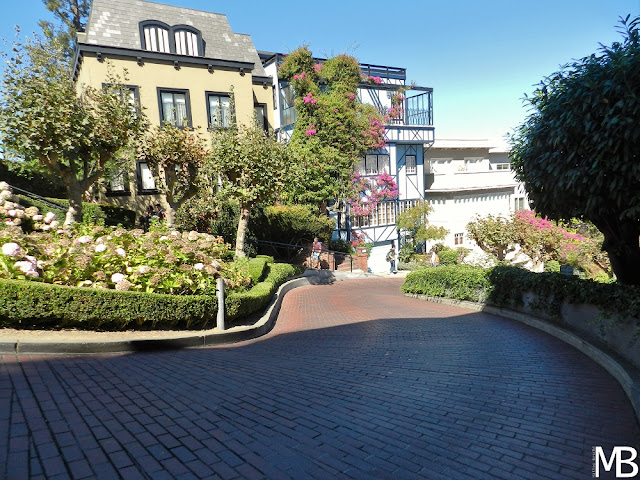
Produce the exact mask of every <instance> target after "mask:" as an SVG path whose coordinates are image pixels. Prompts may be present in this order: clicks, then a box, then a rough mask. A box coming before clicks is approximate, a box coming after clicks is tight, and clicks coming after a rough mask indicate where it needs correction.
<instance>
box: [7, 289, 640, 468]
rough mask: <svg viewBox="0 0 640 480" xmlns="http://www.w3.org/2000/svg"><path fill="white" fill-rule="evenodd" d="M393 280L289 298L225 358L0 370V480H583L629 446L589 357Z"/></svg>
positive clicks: (179, 355)
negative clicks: (410, 292) (426, 297)
mask: <svg viewBox="0 0 640 480" xmlns="http://www.w3.org/2000/svg"><path fill="white" fill-rule="evenodd" d="M401 281H402V280H401V279H388V280H387V279H385V280H364V281H348V282H340V283H336V284H333V285H318V286H309V287H303V288H299V289H296V290H293V291H291V292H290V293H288V294H287V296H286V297H285V299H284V302H283V304H282V310H281V313H280V316H279V318H278V322H277V325H276V327H275V328H274V330H273V331H272V332H270V333H269V334H268V335H266V336H265V337H262V338H260V339H256V340H252V341H248V342H243V343H241V344H236V345H232V346H222V347H216V348H210V349H194V350H182V351H172V352H158V353H145V354H133V355H101V356H75V357H74V356H19V357H16V356H4V357H2V363H1V364H0V478H8V479H12V478H16V479H24V478H34V479H37V478H49V479H63V478H77V479H81V478H108V479H112V478H126V479H129V478H131V479H133V478H147V479H149V478H152V479H154V480H155V479H162V478H180V479H189V478H221V479H236V478H272V479H286V478H294V479H302V478H363V479H372V478H394V479H395V478H400V479H411V478H426V479H431V478H434V479H439V478H442V479H457V478H469V479H483V478H491V479H494V478H498V479H514V478H522V479H541V478H550V479H582V478H591V447H592V446H594V445H603V446H605V447H607V448H610V447H611V446H613V445H631V446H638V445H639V444H640V442H639V441H638V440H639V438H640V430H639V428H638V424H637V423H636V420H635V417H634V416H633V412H632V409H631V406H630V404H629V402H628V401H627V399H626V397H625V396H624V394H623V392H622V389H621V388H620V386H619V385H618V384H617V383H616V382H615V380H614V379H613V378H612V377H610V376H609V375H608V374H607V373H606V372H605V371H604V370H603V369H602V368H601V367H600V366H598V365H597V364H595V363H594V362H592V361H591V360H589V359H588V358H587V357H585V356H584V355H582V354H581V353H579V352H578V351H576V350H574V349H572V348H571V347H569V346H567V345H565V344H564V343H562V342H560V341H559V340H557V339H555V338H553V337H550V336H548V335H545V334H543V333H541V332H539V331H537V330H534V329H531V328H529V327H526V326H524V325H521V324H518V323H517V322H514V321H511V320H506V319H503V318H500V317H497V316H494V315H489V314H484V313H477V312H469V311H467V310H463V309H459V308H456V307H450V306H443V305H438V304H432V303H428V302H425V301H422V300H417V299H413V298H406V297H404V296H402V295H401V293H400V292H399V286H400V284H401ZM603 478H604V477H603Z"/></svg>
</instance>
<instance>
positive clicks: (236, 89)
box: [74, 0, 528, 272]
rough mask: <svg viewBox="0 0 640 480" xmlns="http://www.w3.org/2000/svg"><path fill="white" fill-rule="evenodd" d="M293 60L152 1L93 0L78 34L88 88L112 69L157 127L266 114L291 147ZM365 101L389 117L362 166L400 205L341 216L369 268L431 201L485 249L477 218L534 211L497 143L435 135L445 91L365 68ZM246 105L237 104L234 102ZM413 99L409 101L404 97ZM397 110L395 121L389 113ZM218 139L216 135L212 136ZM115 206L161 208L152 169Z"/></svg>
mask: <svg viewBox="0 0 640 480" xmlns="http://www.w3.org/2000/svg"><path fill="white" fill-rule="evenodd" d="M282 58H283V55H282V54H279V53H273V52H264V51H260V52H258V51H257V50H256V49H255V47H254V45H253V42H252V40H251V38H250V37H249V36H248V35H242V34H237V33H234V32H233V31H232V30H231V27H230V26H229V23H228V21H227V18H226V16H225V15H222V14H217V13H210V12H204V11H199V10H192V9H187V8H180V7H173V6H169V5H162V4H158V3H152V2H147V1H144V0H93V2H92V9H91V13H90V15H89V19H88V22H87V27H86V31H85V32H83V33H79V34H78V38H77V51H76V58H75V69H74V75H75V79H76V82H77V85H78V89H79V91H81V90H82V89H83V88H85V87H86V86H91V87H94V88H102V87H103V86H104V84H105V82H106V79H107V78H108V76H109V75H108V74H109V72H110V71H111V72H113V73H115V74H119V75H121V76H122V75H123V74H124V72H126V84H127V86H128V87H129V89H130V92H131V98H132V102H134V103H135V104H137V106H138V107H139V108H142V109H143V110H144V112H145V114H146V115H147V117H148V119H149V121H150V123H151V124H152V128H153V127H157V126H160V125H162V124H163V123H164V122H169V123H171V124H173V125H176V126H180V127H181V126H185V127H191V128H195V129H198V130H199V131H200V132H201V134H203V135H206V132H207V130H209V129H215V128H225V127H227V126H228V125H229V123H230V121H231V120H232V119H231V115H232V114H233V115H235V118H234V120H235V121H237V123H239V124H248V123H250V122H252V121H254V119H258V121H259V122H261V123H262V125H263V126H264V127H265V129H273V130H274V131H275V132H276V133H277V135H278V136H279V138H280V139H281V140H282V141H287V140H288V139H289V138H290V136H291V132H292V130H293V127H294V125H295V121H296V112H295V108H294V102H293V100H294V92H293V90H292V88H291V86H290V85H289V84H288V83H287V82H286V81H283V80H281V79H279V78H278V66H279V64H280V63H281V61H282ZM319 60H320V59H319ZM360 69H361V73H362V82H361V83H360V85H359V88H358V99H359V100H360V101H361V102H363V103H367V104H370V105H373V106H374V107H375V108H376V109H377V110H378V111H379V112H380V113H381V114H383V115H386V116H387V118H388V119H389V120H388V122H387V124H386V125H385V142H386V143H385V146H384V147H383V148H381V149H379V150H376V151H370V152H368V153H367V154H366V155H365V157H364V158H363V159H362V160H361V161H360V162H359V164H358V165H357V166H356V171H357V173H359V174H360V175H362V176H364V177H368V178H371V179H374V178H375V177H377V176H378V175H380V174H381V173H383V172H384V173H387V174H389V175H391V176H392V177H393V178H394V180H395V182H396V183H397V185H398V190H399V195H398V198H397V199H395V200H392V201H383V202H381V203H379V204H378V205H377V207H376V208H375V209H374V210H373V211H372V212H371V213H370V214H369V215H366V216H352V215H349V214H347V215H343V214H342V213H341V212H338V211H333V212H331V215H332V216H334V217H335V218H336V221H337V225H338V228H337V229H336V231H335V233H334V238H342V239H344V240H350V239H351V238H352V234H353V233H354V232H355V233H357V234H358V235H362V236H364V237H365V238H366V239H367V240H368V241H370V242H373V244H374V247H373V249H372V251H371V254H370V257H369V268H370V269H371V270H372V271H374V272H382V271H386V270H388V267H389V265H388V263H387V262H386V260H385V256H386V253H387V252H388V251H389V249H390V247H391V245H392V244H395V245H396V247H398V248H399V247H400V243H401V241H402V239H401V238H400V235H401V232H399V231H398V229H397V228H396V218H397V216H398V215H399V214H400V213H401V212H402V211H404V210H405V209H407V208H410V207H412V206H413V205H415V204H416V202H418V201H420V200H426V201H427V202H429V203H430V204H431V205H432V206H433V208H434V211H433V213H432V215H431V216H430V218H429V221H430V223H432V224H434V225H437V226H443V227H445V228H447V229H448V230H449V235H448V236H447V238H446V239H445V241H444V243H445V244H447V245H450V246H452V247H455V246H465V247H467V248H473V247H474V246H475V243H474V242H472V241H470V239H469V237H468V234H467V232H466V224H467V223H468V222H469V221H471V220H472V219H473V218H474V217H475V216H477V215H487V214H493V215H507V214H509V213H511V212H513V211H514V210H517V209H522V208H527V206H528V204H527V201H526V197H525V195H524V189H523V188H522V186H521V185H519V184H518V183H517V182H516V181H515V179H514V177H513V174H512V172H511V169H510V164H509V159H508V154H507V152H506V151H504V150H502V151H501V150H497V149H494V148H492V147H491V145H489V144H488V143H487V142H486V141H470V140H438V141H436V140H435V128H434V124H433V89H431V88H429V87H420V86H416V85H414V84H411V83H409V82H408V81H407V72H406V70H405V69H404V68H399V67H392V66H382V65H371V64H360ZM232 94H233V98H234V103H235V105H234V107H235V108H234V110H235V112H232V109H231V103H232V102H231V97H232ZM398 94H401V95H402V99H401V102H400V104H399V105H395V107H394V105H393V102H392V99H393V98H394V97H395V101H396V104H397V100H398ZM392 107H394V114H393V115H388V114H389V111H390V109H392ZM205 138H206V136H205ZM107 180H108V181H107V185H106V195H107V197H109V199H110V201H111V202H112V203H115V204H117V205H120V206H123V207H126V208H130V209H132V210H135V211H136V212H137V213H138V214H140V215H142V214H143V213H144V212H145V211H146V209H147V207H148V206H149V205H155V204H156V203H157V202H158V201H159V198H160V197H159V194H158V191H157V190H156V186H155V181H154V178H153V175H152V173H151V172H150V171H149V168H148V167H147V165H146V164H144V162H140V161H138V162H136V165H135V169H133V171H131V172H127V173H126V174H125V173H124V172H123V173H121V174H118V175H113V176H112V177H111V178H109V179H107Z"/></svg>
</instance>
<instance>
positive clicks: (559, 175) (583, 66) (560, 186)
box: [511, 16, 640, 285]
mask: <svg viewBox="0 0 640 480" xmlns="http://www.w3.org/2000/svg"><path fill="white" fill-rule="evenodd" d="M639 22H640V20H639V19H638V18H635V19H631V18H630V17H629V16H627V17H626V18H625V19H622V21H621V26H622V28H621V33H622V37H623V40H622V42H616V43H614V44H613V45H611V46H610V47H605V46H603V47H602V49H601V50H600V51H599V52H598V53H594V54H592V55H590V56H588V57H586V58H582V59H580V60H577V61H574V62H573V63H571V64H568V65H566V66H565V67H563V68H562V69H561V70H560V71H558V72H556V73H553V74H552V75H551V76H549V77H548V78H545V79H544V80H543V81H542V82H541V84H540V87H539V88H538V89H537V90H536V91H535V92H534V94H533V96H532V97H530V98H528V99H527V101H528V103H529V105H530V106H531V113H530V114H529V116H528V118H527V119H526V120H525V122H524V123H523V124H522V125H520V126H519V127H518V129H517V130H516V132H515V133H514V135H513V136H512V138H511V143H512V149H511V157H512V164H513V167H514V170H515V172H516V175H517V177H518V179H520V180H521V181H523V182H524V184H525V187H526V189H527V192H528V194H529V199H530V201H531V202H532V203H533V206H534V208H535V210H536V211H537V212H538V213H541V214H543V215H547V216H549V217H550V218H553V219H556V220H569V219H570V218H572V217H576V218H581V219H586V220H589V221H591V222H592V223H593V224H594V225H596V227H597V228H598V230H600V231H601V232H602V234H603V235H604V242H603V249H604V250H606V251H607V253H608V254H609V258H610V260H611V266H612V268H613V271H614V272H615V274H616V276H617V277H618V280H620V281H621V282H625V283H629V284H634V285H640V245H639V240H638V239H639V237H640V129H638V123H639V122H640V95H639V92H640V34H639V32H638V26H639Z"/></svg>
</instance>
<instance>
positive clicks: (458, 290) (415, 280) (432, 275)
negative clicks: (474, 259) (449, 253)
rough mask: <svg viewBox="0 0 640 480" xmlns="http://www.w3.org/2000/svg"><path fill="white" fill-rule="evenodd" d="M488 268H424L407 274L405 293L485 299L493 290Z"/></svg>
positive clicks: (463, 266)
mask: <svg viewBox="0 0 640 480" xmlns="http://www.w3.org/2000/svg"><path fill="white" fill-rule="evenodd" d="M487 272H488V271H487V270H484V269H482V268H476V267H471V266H469V265H457V266H441V267H437V268H423V269H421V270H416V271H414V272H411V273H409V274H408V275H407V278H406V279H405V281H404V284H403V285H402V290H403V291H404V292H405V293H412V294H416V295H429V296H434V297H447V298H455V299H457V300H470V301H474V302H478V301H484V300H485V299H486V298H487V294H488V293H489V292H490V290H491V285H490V283H489V279H488V275H487Z"/></svg>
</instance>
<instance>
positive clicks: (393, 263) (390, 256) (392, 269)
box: [387, 243, 396, 273]
mask: <svg viewBox="0 0 640 480" xmlns="http://www.w3.org/2000/svg"><path fill="white" fill-rule="evenodd" d="M387 262H389V263H390V264H391V265H390V267H389V273H396V245H395V243H392V244H391V250H389V253H387Z"/></svg>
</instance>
